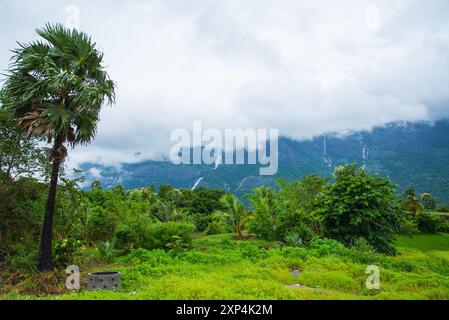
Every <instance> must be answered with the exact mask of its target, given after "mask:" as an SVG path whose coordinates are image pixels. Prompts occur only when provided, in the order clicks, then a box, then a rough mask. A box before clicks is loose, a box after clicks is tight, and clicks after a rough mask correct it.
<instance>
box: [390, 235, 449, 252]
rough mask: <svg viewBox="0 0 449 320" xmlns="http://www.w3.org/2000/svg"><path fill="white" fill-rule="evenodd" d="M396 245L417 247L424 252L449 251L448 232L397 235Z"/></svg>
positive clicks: (407, 247) (405, 247) (406, 247)
mask: <svg viewBox="0 0 449 320" xmlns="http://www.w3.org/2000/svg"><path fill="white" fill-rule="evenodd" d="M396 245H397V247H398V248H399V249H417V250H420V251H424V252H428V251H434V250H441V251H449V234H436V235H428V234H416V235H413V236H398V237H397V243H396Z"/></svg>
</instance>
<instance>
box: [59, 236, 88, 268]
mask: <svg viewBox="0 0 449 320" xmlns="http://www.w3.org/2000/svg"><path fill="white" fill-rule="evenodd" d="M82 248H84V243H83V241H81V240H76V239H73V238H68V239H63V240H58V241H56V242H55V244H54V259H53V262H54V264H55V266H57V267H61V268H66V267H68V266H69V265H73V264H76V262H75V259H76V257H77V254H78V253H79V251H80V250H81V249H82Z"/></svg>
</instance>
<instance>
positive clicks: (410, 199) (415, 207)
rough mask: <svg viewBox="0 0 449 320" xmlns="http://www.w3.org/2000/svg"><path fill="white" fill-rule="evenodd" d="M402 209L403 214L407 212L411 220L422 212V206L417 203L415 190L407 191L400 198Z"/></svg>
mask: <svg viewBox="0 0 449 320" xmlns="http://www.w3.org/2000/svg"><path fill="white" fill-rule="evenodd" d="M402 208H403V210H404V211H405V212H408V213H409V214H410V215H411V216H412V218H414V217H415V216H416V214H417V213H418V212H420V211H422V209H423V208H422V206H421V204H420V203H419V201H418V199H417V197H416V192H415V189H411V188H410V189H407V190H406V191H405V192H404V195H403V196H402Z"/></svg>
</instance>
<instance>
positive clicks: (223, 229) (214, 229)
mask: <svg viewBox="0 0 449 320" xmlns="http://www.w3.org/2000/svg"><path fill="white" fill-rule="evenodd" d="M229 232H231V230H230V228H229V227H228V225H227V224H226V223H225V222H223V221H218V220H216V221H212V222H211V223H209V225H208V226H207V228H206V234H208V235H214V234H223V233H229Z"/></svg>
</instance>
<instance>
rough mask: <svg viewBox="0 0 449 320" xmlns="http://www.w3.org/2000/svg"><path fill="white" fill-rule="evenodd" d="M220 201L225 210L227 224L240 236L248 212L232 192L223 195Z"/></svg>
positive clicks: (247, 217)
mask: <svg viewBox="0 0 449 320" xmlns="http://www.w3.org/2000/svg"><path fill="white" fill-rule="evenodd" d="M222 203H223V205H224V207H225V210H226V214H227V221H228V224H229V225H230V226H231V227H232V228H233V230H234V231H235V232H236V233H237V234H238V235H239V236H241V235H242V231H243V229H244V228H245V225H246V223H247V222H248V219H249V217H250V212H249V211H248V210H247V209H246V208H245V206H244V205H243V204H242V203H240V202H239V200H238V199H237V197H236V196H234V195H232V194H226V195H224V196H223V198H222Z"/></svg>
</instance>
